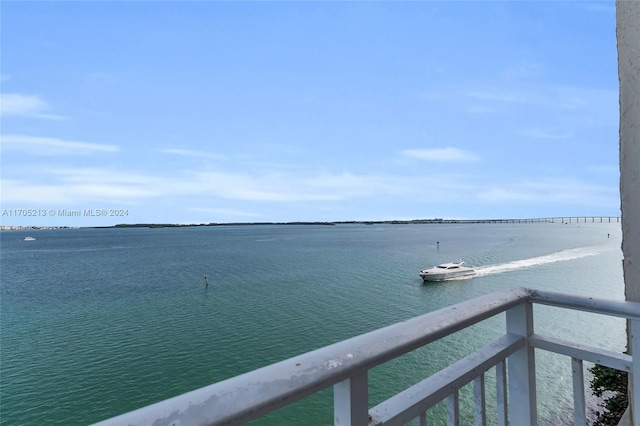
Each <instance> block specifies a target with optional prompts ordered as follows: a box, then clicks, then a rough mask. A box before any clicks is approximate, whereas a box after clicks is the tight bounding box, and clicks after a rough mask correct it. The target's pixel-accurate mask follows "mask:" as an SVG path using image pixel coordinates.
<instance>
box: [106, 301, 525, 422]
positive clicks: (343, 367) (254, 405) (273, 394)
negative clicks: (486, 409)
mask: <svg viewBox="0 0 640 426" xmlns="http://www.w3.org/2000/svg"><path fill="white" fill-rule="evenodd" d="M528 298H529V292H528V291H527V290H526V289H523V288H514V289H510V290H504V291H500V292H497V293H492V294H488V295H485V296H480V297H478V298H475V299H473V300H469V301H465V302H461V303H458V304H455V305H452V306H448V307H446V308H443V309H440V310H438V311H434V312H430V313H428V314H424V315H421V316H418V317H415V318H411V319H409V320H406V321H402V322H399V323H396V324H393V325H389V326H387V327H384V328H381V329H378V330H375V331H372V332H369V333H366V334H362V335H360V336H356V337H353V338H350V339H347V340H343V341H341V342H338V343H334V344H332V345H329V346H325V347H323V348H320V349H316V350H314V351H311V352H307V353H305V354H302V355H299V356H296V357H293V358H290V359H288V360H285V361H281V362H278V363H276V364H271V365H268V366H266V367H263V368H260V369H258V370H254V371H251V372H248V373H245V374H242V375H240V376H236V377H232V378H230V379H227V380H224V381H222V382H218V383H215V384H212V385H209V386H206V387H203V388H200V389H197V390H194V391H191V392H188V393H185V394H182V395H179V396H176V397H173V398H170V399H167V400H165V401H161V402H158V403H156V404H153V405H149V406H147V407H143V408H140V409H138V410H135V411H132V412H129V413H127V414H123V415H121V416H118V417H114V418H112V419H110V420H106V421H105V422H102V423H99V424H101V425H108V424H118V425H122V424H155V422H156V421H159V422H158V424H165V423H167V424H171V422H172V420H177V421H179V422H181V423H182V424H184V423H185V422H186V423H190V421H196V420H197V421H196V423H197V424H203V419H210V420H209V421H205V422H204V424H239V423H243V422H247V421H250V420H252V419H255V418H257V417H259V416H261V415H264V414H266V413H268V412H271V411H274V410H276V409H277V408H280V407H283V406H285V405H288V404H291V403H292V402H294V401H297V400H299V399H301V398H303V397H305V396H308V395H311V394H313V393H315V392H317V391H319V390H321V389H324V388H326V387H329V386H331V385H333V384H336V383H338V382H340V381H342V380H345V379H347V378H349V377H351V376H353V375H354V374H357V373H359V372H362V371H366V370H369V369H371V368H374V367H376V366H378V365H380V364H383V363H385V362H386V361H389V360H391V359H393V358H396V357H398V356H401V355H403V354H405V353H408V352H410V351H412V350H414V349H417V348H419V347H421V346H424V345H426V344H428V343H431V342H434V341H436V340H438V339H440V338H442V337H444V336H447V335H450V334H452V333H455V332H456V331H459V330H461V329H463V328H465V327H468V326H470V325H473V324H475V323H477V322H480V321H482V320H484V319H487V318H490V317H492V316H494V315H497V314H499V313H501V312H503V311H505V310H507V309H509V308H510V307H513V306H516V305H518V304H519V303H522V302H523V301H525V300H527V299H528Z"/></svg>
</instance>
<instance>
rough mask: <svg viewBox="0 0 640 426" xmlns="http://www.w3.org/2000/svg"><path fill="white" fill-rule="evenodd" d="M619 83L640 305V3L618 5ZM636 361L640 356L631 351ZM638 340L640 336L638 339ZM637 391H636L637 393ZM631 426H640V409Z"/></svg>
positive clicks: (623, 178)
mask: <svg viewBox="0 0 640 426" xmlns="http://www.w3.org/2000/svg"><path fill="white" fill-rule="evenodd" d="M616 32H617V40H618V76H619V79H620V197H621V209H622V251H623V255H624V260H623V267H624V282H625V297H626V299H627V300H632V301H640V0H617V1H616ZM627 332H628V336H629V348H630V349H631V351H632V355H633V357H634V361H635V362H636V363H637V362H638V361H637V359H638V358H640V353H634V352H637V348H638V346H639V345H635V346H636V351H634V350H633V349H632V345H631V329H630V328H629V327H628V328H627ZM635 338H636V339H639V338H640V336H635ZM636 391H637V390H636ZM634 408H635V410H632V413H631V415H632V424H640V407H634Z"/></svg>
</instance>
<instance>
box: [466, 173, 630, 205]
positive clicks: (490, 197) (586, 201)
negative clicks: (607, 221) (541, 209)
mask: <svg viewBox="0 0 640 426" xmlns="http://www.w3.org/2000/svg"><path fill="white" fill-rule="evenodd" d="M477 198H478V199H479V200H481V201H486V202H490V203H513V202H518V203H522V202H524V203H530V204H545V205H568V206H586V207H595V208H598V209H602V208H616V207H617V206H618V205H619V204H620V197H619V194H618V192H617V190H616V189H615V188H611V187H607V186H604V185H594V184H590V183H587V182H583V181H579V180H574V179H558V180H551V179H549V180H543V181H536V182H533V181H523V182H518V183H513V184H509V185H496V186H494V187H492V188H489V189H486V190H484V191H481V192H479V193H478V195H477Z"/></svg>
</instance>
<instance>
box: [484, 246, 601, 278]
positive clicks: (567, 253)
mask: <svg viewBox="0 0 640 426" xmlns="http://www.w3.org/2000/svg"><path fill="white" fill-rule="evenodd" d="M597 254H599V252H598V251H597V250H596V249H595V248H594V247H581V248H577V249H571V250H563V251H559V252H557V253H551V254H547V255H545V256H538V257H532V258H530V259H523V260H515V261H513V262H507V263H501V264H498V265H489V266H481V267H479V268H476V276H479V275H489V274H500V273H502V272H509V271H515V270H517V269H524V268H530V267H532V266H538V265H544V264H547V263H555V262H564V261H566V260H573V259H580V258H582V257H587V256H595V255H597Z"/></svg>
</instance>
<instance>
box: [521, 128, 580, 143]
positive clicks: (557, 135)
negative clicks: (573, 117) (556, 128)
mask: <svg viewBox="0 0 640 426" xmlns="http://www.w3.org/2000/svg"><path fill="white" fill-rule="evenodd" d="M515 133H516V135H519V136H524V137H527V138H533V139H551V140H558V139H571V138H572V137H573V136H574V135H573V133H571V132H553V131H551V132H550V131H547V130H543V129H536V128H531V129H523V130H519V131H517V132H515Z"/></svg>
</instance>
